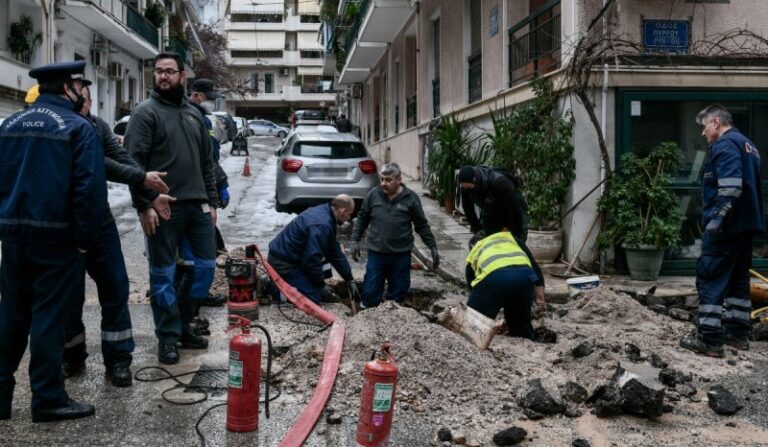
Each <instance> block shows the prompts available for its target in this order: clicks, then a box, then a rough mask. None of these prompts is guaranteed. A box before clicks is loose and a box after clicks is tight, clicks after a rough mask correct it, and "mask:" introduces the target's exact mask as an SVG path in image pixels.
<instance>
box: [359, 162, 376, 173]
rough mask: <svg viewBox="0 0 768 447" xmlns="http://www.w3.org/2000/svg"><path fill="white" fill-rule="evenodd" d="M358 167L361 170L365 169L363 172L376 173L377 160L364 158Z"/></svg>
mask: <svg viewBox="0 0 768 447" xmlns="http://www.w3.org/2000/svg"><path fill="white" fill-rule="evenodd" d="M357 167H359V168H360V170H361V171H363V174H375V173H376V162H375V161H373V160H363V161H361V162H360V163H358V164H357Z"/></svg>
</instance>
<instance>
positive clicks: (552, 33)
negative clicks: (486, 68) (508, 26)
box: [509, 14, 561, 86]
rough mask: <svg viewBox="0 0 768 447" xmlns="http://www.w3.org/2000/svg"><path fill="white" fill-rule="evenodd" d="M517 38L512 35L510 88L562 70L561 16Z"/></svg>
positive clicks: (550, 19)
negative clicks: (537, 76) (538, 76)
mask: <svg viewBox="0 0 768 447" xmlns="http://www.w3.org/2000/svg"><path fill="white" fill-rule="evenodd" d="M530 26H531V27H530V30H529V31H528V32H527V33H525V34H523V35H520V36H518V37H514V31H510V33H509V85H510V86H511V85H513V84H516V83H519V82H523V81H527V80H530V79H532V78H533V77H534V76H535V75H541V74H545V73H549V72H550V71H553V70H556V69H557V68H559V67H560V62H561V56H560V45H561V37H560V35H561V21H560V14H558V15H555V16H552V17H550V18H548V19H545V20H543V21H541V22H540V23H537V24H534V21H532V22H530Z"/></svg>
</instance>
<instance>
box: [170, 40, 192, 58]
mask: <svg viewBox="0 0 768 447" xmlns="http://www.w3.org/2000/svg"><path fill="white" fill-rule="evenodd" d="M165 50H166V51H173V52H174V53H176V54H178V55H179V56H181V60H183V61H184V62H188V61H187V48H186V45H184V44H183V43H181V42H179V40H178V39H176V38H175V37H171V38H170V39H168V45H167V46H166V47H165Z"/></svg>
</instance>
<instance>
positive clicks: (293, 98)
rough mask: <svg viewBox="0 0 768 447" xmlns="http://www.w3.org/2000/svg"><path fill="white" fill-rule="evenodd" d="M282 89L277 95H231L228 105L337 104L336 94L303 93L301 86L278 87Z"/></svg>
mask: <svg viewBox="0 0 768 447" xmlns="http://www.w3.org/2000/svg"><path fill="white" fill-rule="evenodd" d="M277 88H279V89H281V91H279V92H275V93H263V92H256V91H253V92H248V93H245V94H242V95H239V94H235V93H231V94H229V95H228V97H227V102H228V103H251V104H263V105H284V103H285V102H292V103H299V104H306V105H314V106H315V107H317V105H318V104H319V103H320V102H325V103H326V105H331V104H334V103H335V102H336V92H330V91H326V92H317V91H314V92H312V91H308V92H305V91H302V89H303V87H302V86H301V85H283V86H278V87H277Z"/></svg>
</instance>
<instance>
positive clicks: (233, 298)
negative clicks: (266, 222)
mask: <svg viewBox="0 0 768 447" xmlns="http://www.w3.org/2000/svg"><path fill="white" fill-rule="evenodd" d="M256 265H257V262H256V246H255V245H248V246H246V247H245V259H244V260H239V259H227V264H226V267H225V269H224V272H225V275H226V277H227V279H228V281H229V301H228V302H227V311H228V312H229V313H230V314H237V315H240V316H242V317H245V318H246V319H248V320H258V319H259V297H258V296H257V294H258V292H259V290H260V287H259V274H258V271H257V270H256Z"/></svg>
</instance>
